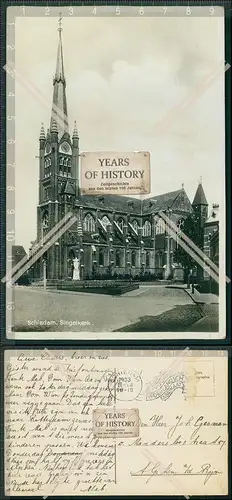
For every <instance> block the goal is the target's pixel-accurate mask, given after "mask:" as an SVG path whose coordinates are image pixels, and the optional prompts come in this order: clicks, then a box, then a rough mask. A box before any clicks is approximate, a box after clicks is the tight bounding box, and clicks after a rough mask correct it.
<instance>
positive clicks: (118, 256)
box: [115, 249, 121, 267]
mask: <svg viewBox="0 0 232 500" xmlns="http://www.w3.org/2000/svg"><path fill="white" fill-rule="evenodd" d="M115 264H116V267H121V252H120V250H119V249H117V250H116V252H115Z"/></svg>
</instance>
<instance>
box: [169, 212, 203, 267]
mask: <svg viewBox="0 0 232 500" xmlns="http://www.w3.org/2000/svg"><path fill="white" fill-rule="evenodd" d="M180 229H181V232H182V233H184V234H185V236H187V237H188V238H189V239H190V240H191V241H192V242H193V243H194V244H195V245H196V246H197V247H198V248H200V249H201V250H203V243H204V229H203V227H202V225H201V218H200V216H199V214H198V213H196V212H193V213H192V214H191V215H189V216H188V217H187V218H186V219H185V220H184V221H183V222H182V224H181V226H180ZM180 239H181V238H180ZM184 242H185V244H187V243H186V241H184ZM188 247H189V245H188ZM189 248H191V247H189ZM191 253H192V252H191ZM194 253H195V252H194ZM173 257H174V261H175V262H178V264H181V265H182V266H183V268H184V269H186V270H187V271H189V270H190V269H192V268H193V267H196V266H197V262H196V260H195V259H194V258H192V257H191V255H190V254H189V252H188V251H186V250H185V249H184V248H183V247H182V246H181V245H180V243H179V244H177V246H176V249H175V252H174V255H173Z"/></svg>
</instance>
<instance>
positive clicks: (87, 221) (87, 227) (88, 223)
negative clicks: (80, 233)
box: [84, 214, 95, 233]
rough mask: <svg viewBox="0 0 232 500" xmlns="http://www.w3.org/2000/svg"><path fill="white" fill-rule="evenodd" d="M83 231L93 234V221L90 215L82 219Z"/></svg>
mask: <svg viewBox="0 0 232 500" xmlns="http://www.w3.org/2000/svg"><path fill="white" fill-rule="evenodd" d="M84 231H87V232H88V233H94V232H95V220H94V218H93V216H92V215H91V214H86V216H85V218H84Z"/></svg>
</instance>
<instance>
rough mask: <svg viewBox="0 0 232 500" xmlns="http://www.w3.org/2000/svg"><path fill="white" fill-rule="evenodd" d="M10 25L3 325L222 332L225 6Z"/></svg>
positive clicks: (76, 12) (81, 335)
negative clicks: (5, 262)
mask: <svg viewBox="0 0 232 500" xmlns="http://www.w3.org/2000/svg"><path fill="white" fill-rule="evenodd" d="M7 28H8V29H7V33H8V34H7V37H8V41H7V64H6V67H5V69H6V72H7V107H8V108H7V109H8V112H7V113H8V116H7V137H8V140H7V270H6V276H5V277H4V278H3V281H4V282H5V283H6V285H7V287H6V289H7V301H6V302H7V304H6V307H7V328H6V331H7V337H8V338H9V339H10V338H11V339H12V338H14V339H33V338H35V337H36V338H38V339H57V338H60V339H88V340H89V339H90V340H91V339H93V338H99V339H122V338H123V339H135V338H137V339H139V338H142V339H146V338H147V339H151V340H153V339H160V338H164V339H169V338H181V339H182V338H183V339H190V338H205V339H206V338H207V339H209V338H225V336H226V325H225V317H226V307H225V297H226V286H227V283H228V281H229V278H227V277H226V271H225V262H226V256H225V242H226V239H225V221H226V216H225V168H226V167H225V109H224V108H225V91H224V81H225V73H226V71H227V69H228V68H229V65H227V64H225V50H224V36H225V33H224V9H223V8H221V7H217V6H215V7H212V6H208V7H207V6H203V7H202V6H201V7H191V8H190V7H186V6H182V7H176V6H168V7H144V8H143V7H139V6H138V7H129V6H124V7H120V8H119V7H115V6H114V7H113V6H112V7H109V6H108V7H100V6H99V7H62V9H59V8H58V7H53V6H47V7H36V6H25V7H10V8H8V10H7ZM48 40H49V44H48V43H47V41H48ZM14 167H15V168H14Z"/></svg>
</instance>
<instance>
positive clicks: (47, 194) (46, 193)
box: [44, 187, 51, 201]
mask: <svg viewBox="0 0 232 500" xmlns="http://www.w3.org/2000/svg"><path fill="white" fill-rule="evenodd" d="M50 196H51V190H50V188H49V187H45V188H44V201H46V200H49V198H50Z"/></svg>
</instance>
